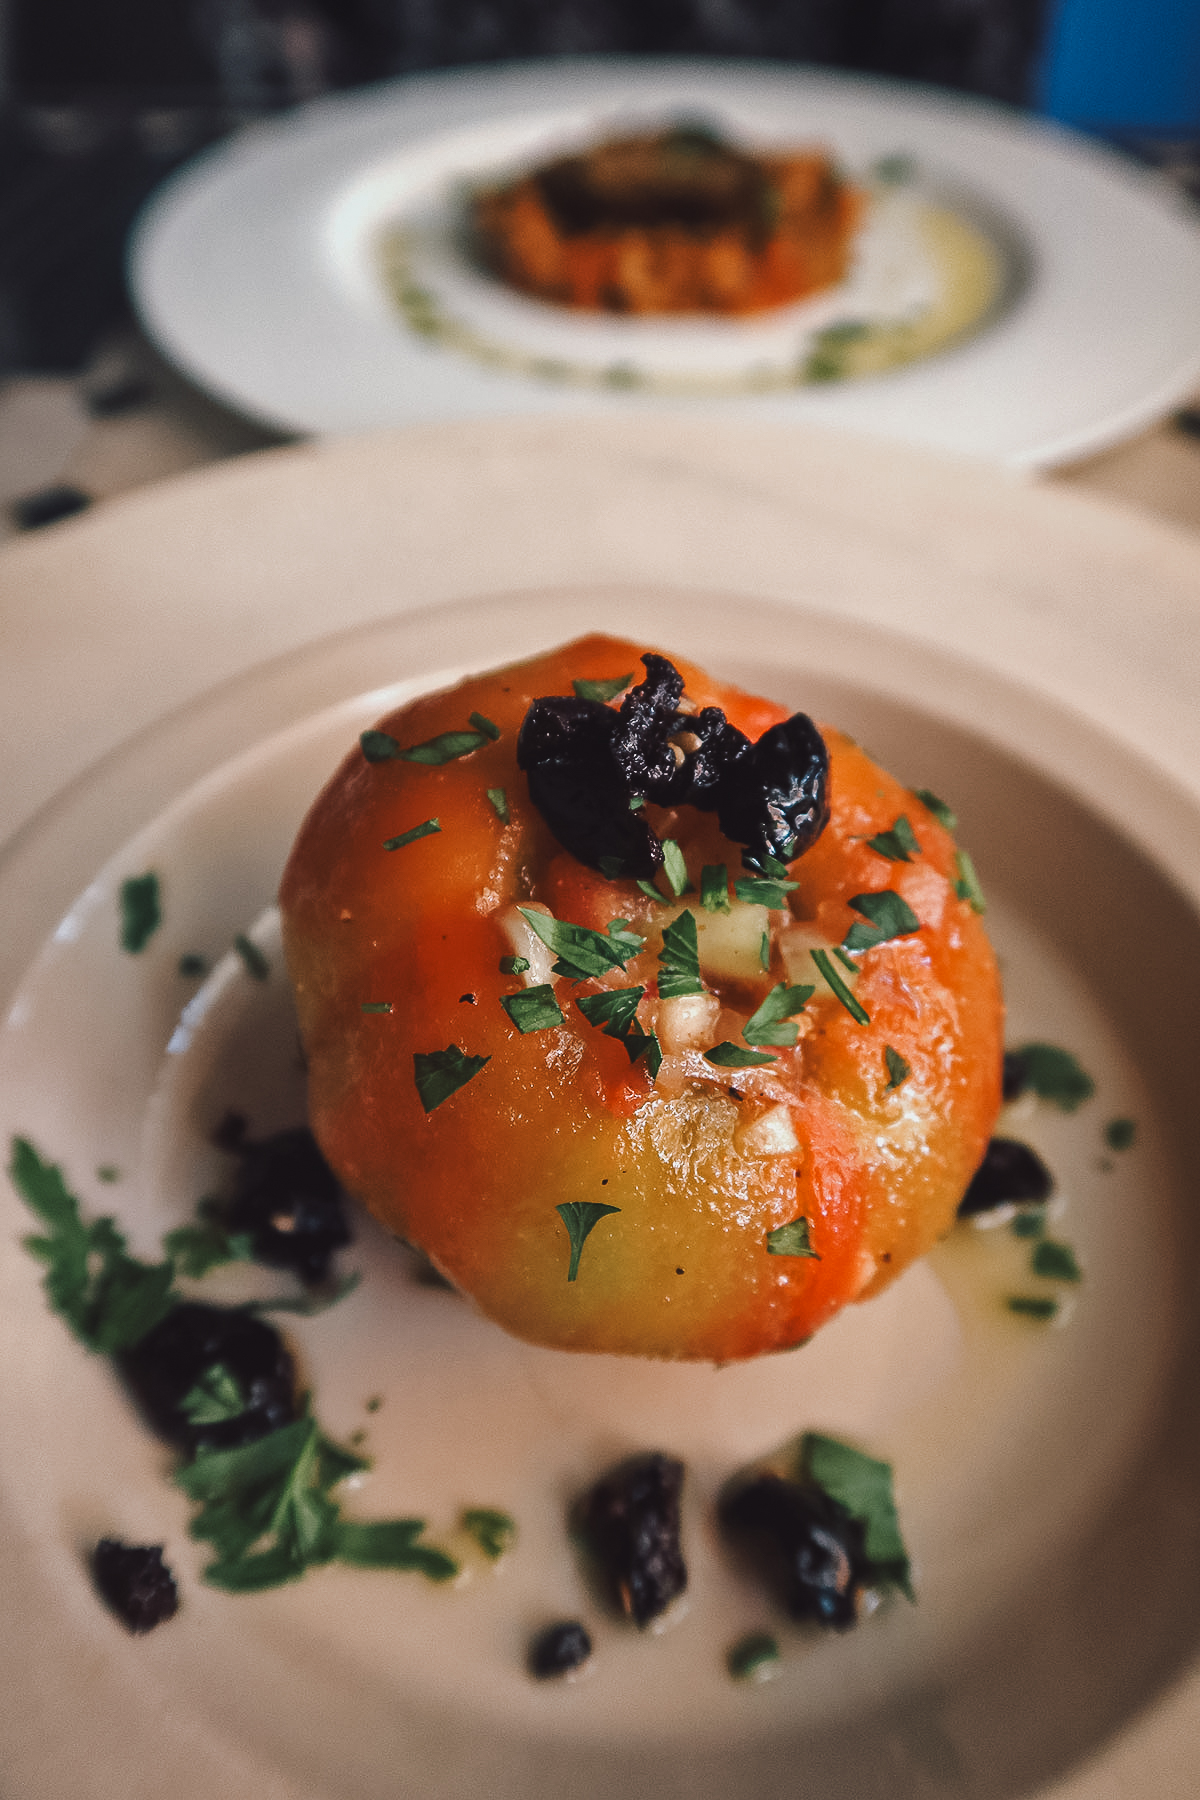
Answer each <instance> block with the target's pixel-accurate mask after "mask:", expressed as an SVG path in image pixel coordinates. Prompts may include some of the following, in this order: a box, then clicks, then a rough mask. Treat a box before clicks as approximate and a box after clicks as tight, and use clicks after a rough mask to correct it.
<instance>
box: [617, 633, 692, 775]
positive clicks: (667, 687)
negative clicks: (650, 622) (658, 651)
mask: <svg viewBox="0 0 1200 1800" xmlns="http://www.w3.org/2000/svg"><path fill="white" fill-rule="evenodd" d="M642 662H643V663H644V664H645V668H646V679H645V680H644V681H642V682H639V683H638V685H637V687H635V688H631V689H630V690H629V692H628V693H627V694H626V696H625V698H624V700H622V702H621V710H620V712H619V713H618V714H617V717H616V719H615V721H614V725H613V734H612V755H613V760H614V762H615V763H616V765H617V769H618V770H619V772H620V775H621V779H622V781H623V782H624V784H625V793H626V795H627V796H628V795H630V794H640V795H641V796H642V797H643V799H646V800H653V801H654V802H655V803H656V804H657V805H659V806H675V805H677V804H678V803H679V802H680V801H681V800H685V799H686V798H687V793H688V788H689V786H690V778H689V775H688V773H687V769H686V758H685V755H684V752H683V751H682V750H678V752H677V751H676V750H675V749H673V748H672V745H671V736H672V733H673V732H674V731H675V730H676V729H677V728H678V727H679V725H680V724H682V723H683V720H684V717H685V715H684V714H682V713H680V711H679V702H680V701H681V700H682V698H683V676H682V675H681V674H680V673H679V670H678V669H677V668H676V667H675V665H674V663H669V662H668V661H667V659H666V657H665V656H654V655H653V654H652V655H649V656H643V658H642Z"/></svg>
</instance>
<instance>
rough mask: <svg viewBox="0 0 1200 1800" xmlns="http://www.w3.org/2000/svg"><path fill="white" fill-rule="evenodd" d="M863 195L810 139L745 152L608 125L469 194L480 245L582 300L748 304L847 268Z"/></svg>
mask: <svg viewBox="0 0 1200 1800" xmlns="http://www.w3.org/2000/svg"><path fill="white" fill-rule="evenodd" d="M862 207H863V197H862V195H861V194H860V193H859V191H858V190H857V189H856V188H854V187H851V186H850V185H849V184H848V183H846V182H845V181H844V180H843V179H842V178H841V177H840V176H839V174H838V172H837V170H836V168H835V167H834V165H833V163H832V162H831V160H830V158H829V157H828V156H827V155H826V154H825V153H824V152H823V151H821V150H814V149H808V150H793V151H788V152H777V153H766V152H760V153H751V152H749V151H745V150H740V149H737V148H735V147H734V146H733V145H731V144H728V143H726V142H725V141H724V140H723V139H722V138H721V137H720V136H719V135H718V134H717V133H716V132H714V131H713V130H712V129H711V128H710V127H708V126H698V125H679V126H676V127H674V128H673V129H670V130H666V131H657V132H645V133H641V134H637V135H630V136H624V137H614V138H609V139H606V140H605V141H604V142H603V143H599V144H596V145H593V146H592V147H591V148H589V149H586V150H583V151H580V152H578V153H576V154H573V155H569V156H563V157H558V158H556V159H555V160H553V161H551V162H548V163H544V164H543V165H542V166H541V167H540V168H537V169H535V170H533V171H532V172H530V173H529V174H527V175H525V176H523V177H521V178H520V179H518V180H516V181H514V182H510V183H508V184H507V185H505V186H502V187H495V188H490V189H487V190H485V191H483V192H481V193H479V194H477V195H476V196H475V198H474V202H473V208H472V218H473V224H474V229H475V233H476V236H477V238H478V242H479V245H480V248H481V251H482V254H483V256H484V258H485V260H486V261H487V263H488V264H489V266H490V267H491V268H492V269H493V270H494V271H495V273H496V274H497V275H499V276H500V278H501V279H502V280H504V281H506V282H507V283H509V284H510V285H511V286H512V287H515V288H519V289H521V291H522V292H524V293H529V294H534V295H536V296H537V297H538V298H539V299H542V300H549V301H553V302H556V303H557V304H559V305H563V306H572V307H578V308H582V309H584V310H587V311H593V312H597V311H600V312H617V313H643V314H656V313H657V314H670V313H732V314H738V313H755V312H761V311H763V310H765V309H767V308H769V307H773V306H783V305H786V304H787V303H788V302H790V301H794V300H802V299H804V298H806V297H807V296H808V295H809V294H814V293H817V292H819V291H820V290H821V289H823V288H827V287H831V286H832V285H833V284H834V283H835V282H838V281H840V280H841V279H842V277H843V276H844V275H845V274H846V272H847V269H848V266H849V261H850V253H851V246H852V242H853V237H854V232H855V229H856V227H857V225H858V223H859V220H860V217H861V213H862Z"/></svg>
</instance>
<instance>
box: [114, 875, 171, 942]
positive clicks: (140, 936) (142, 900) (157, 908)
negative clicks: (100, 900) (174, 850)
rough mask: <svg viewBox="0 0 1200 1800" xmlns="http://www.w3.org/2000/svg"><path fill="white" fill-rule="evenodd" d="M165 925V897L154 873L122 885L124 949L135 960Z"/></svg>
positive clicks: (129, 879)
mask: <svg viewBox="0 0 1200 1800" xmlns="http://www.w3.org/2000/svg"><path fill="white" fill-rule="evenodd" d="M161 924H162V893H161V890H160V888H159V882H158V876H157V875H156V874H155V873H154V871H153V869H151V870H149V871H148V872H147V873H146V874H145V875H131V876H129V878H128V880H126V881H123V882H122V883H121V948H122V950H128V951H129V953H130V955H131V956H136V955H137V954H138V952H139V951H140V950H144V949H145V948H146V945H147V944H148V943H149V942H150V939H151V938H152V937H153V936H154V934H155V932H156V931H157V930H158V928H159V926H160V925H161Z"/></svg>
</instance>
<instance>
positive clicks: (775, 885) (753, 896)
mask: <svg viewBox="0 0 1200 1800" xmlns="http://www.w3.org/2000/svg"><path fill="white" fill-rule="evenodd" d="M799 886H800V883H799V882H798V881H776V880H773V879H771V878H769V877H767V876H765V875H743V876H742V878H741V880H740V881H735V882H734V884H733V891H734V893H735V894H736V895H737V897H738V899H739V900H744V901H745V903H746V905H747V906H769V907H770V908H771V909H772V910H773V911H777V910H778V909H779V908H780V907H781V906H786V905H787V896H788V894H789V893H791V891H792V889H793V888H798V887H799Z"/></svg>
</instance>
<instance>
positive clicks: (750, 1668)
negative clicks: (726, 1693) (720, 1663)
mask: <svg viewBox="0 0 1200 1800" xmlns="http://www.w3.org/2000/svg"><path fill="white" fill-rule="evenodd" d="M778 1661H779V1645H778V1643H777V1641H776V1640H775V1639H774V1638H773V1637H772V1636H771V1634H770V1632H768V1631H751V1632H748V1633H747V1634H746V1636H745V1637H743V1638H739V1639H738V1641H737V1643H736V1644H731V1645H730V1647H729V1649H728V1650H727V1652H726V1654H725V1667H726V1668H727V1669H728V1670H729V1673H730V1674H731V1675H732V1677H733V1679H734V1680H735V1681H764V1680H765V1679H766V1678H767V1676H768V1675H769V1674H770V1673H771V1672H772V1671H773V1669H774V1667H775V1664H776V1663H777V1662H778Z"/></svg>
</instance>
